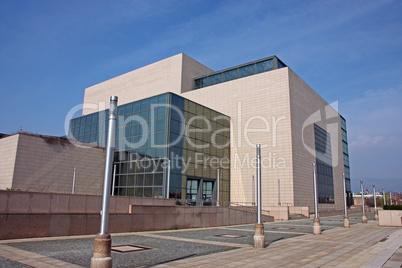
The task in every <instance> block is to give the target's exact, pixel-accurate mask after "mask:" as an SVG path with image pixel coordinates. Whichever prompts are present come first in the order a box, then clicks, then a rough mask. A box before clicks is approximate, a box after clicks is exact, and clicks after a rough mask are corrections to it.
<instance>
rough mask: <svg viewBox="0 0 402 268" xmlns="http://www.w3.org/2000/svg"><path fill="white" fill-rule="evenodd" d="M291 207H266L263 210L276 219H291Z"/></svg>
mask: <svg viewBox="0 0 402 268" xmlns="http://www.w3.org/2000/svg"><path fill="white" fill-rule="evenodd" d="M289 210H290V207H279V206H276V207H264V211H263V212H262V213H263V214H265V215H268V216H272V217H274V218H275V220H285V221H287V220H289Z"/></svg>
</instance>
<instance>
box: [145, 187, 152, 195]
mask: <svg viewBox="0 0 402 268" xmlns="http://www.w3.org/2000/svg"><path fill="white" fill-rule="evenodd" d="M144 197H152V187H144Z"/></svg>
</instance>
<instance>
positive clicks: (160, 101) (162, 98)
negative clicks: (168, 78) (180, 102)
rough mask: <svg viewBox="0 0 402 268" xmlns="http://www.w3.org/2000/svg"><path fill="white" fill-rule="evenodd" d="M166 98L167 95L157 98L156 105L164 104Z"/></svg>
mask: <svg viewBox="0 0 402 268" xmlns="http://www.w3.org/2000/svg"><path fill="white" fill-rule="evenodd" d="M166 97H167V94H163V95H159V96H158V103H159V104H166Z"/></svg>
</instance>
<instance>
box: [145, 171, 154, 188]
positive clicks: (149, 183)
mask: <svg viewBox="0 0 402 268" xmlns="http://www.w3.org/2000/svg"><path fill="white" fill-rule="evenodd" d="M153 183H154V181H153V174H145V181H144V186H152V185H153Z"/></svg>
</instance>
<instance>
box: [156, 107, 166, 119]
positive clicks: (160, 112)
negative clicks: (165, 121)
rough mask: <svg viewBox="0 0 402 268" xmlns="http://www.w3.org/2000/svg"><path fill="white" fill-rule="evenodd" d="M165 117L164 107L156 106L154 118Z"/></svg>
mask: <svg viewBox="0 0 402 268" xmlns="http://www.w3.org/2000/svg"><path fill="white" fill-rule="evenodd" d="M165 117H166V107H164V106H163V107H158V108H157V109H156V119H161V118H165Z"/></svg>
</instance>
